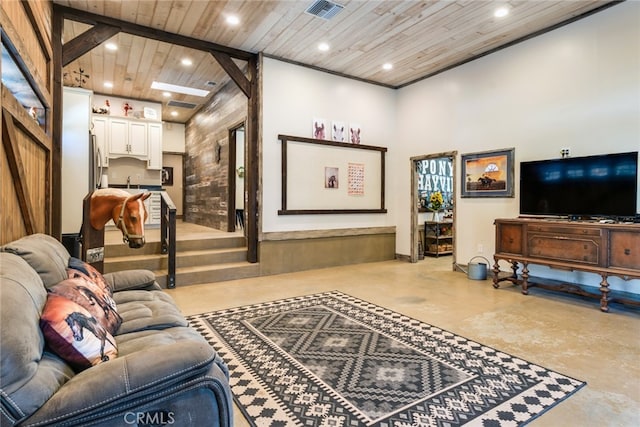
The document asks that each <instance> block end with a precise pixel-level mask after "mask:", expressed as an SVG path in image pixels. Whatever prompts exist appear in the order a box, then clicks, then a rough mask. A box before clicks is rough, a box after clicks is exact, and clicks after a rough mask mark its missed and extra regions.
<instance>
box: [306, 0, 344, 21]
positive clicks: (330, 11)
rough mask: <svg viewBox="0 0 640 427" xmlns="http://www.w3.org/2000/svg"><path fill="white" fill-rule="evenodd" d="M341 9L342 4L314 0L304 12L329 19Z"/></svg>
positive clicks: (342, 7)
mask: <svg viewBox="0 0 640 427" xmlns="http://www.w3.org/2000/svg"><path fill="white" fill-rule="evenodd" d="M342 9H344V6H341V5H339V4H337V3H333V2H330V1H327V0H316V1H315V2H313V4H312V5H311V6H309V8H308V9H307V10H305V13H308V14H309V15H313V16H317V17H318V18H322V19H326V20H329V19H331V18H333V17H334V16H336V15H337V14H338V13H339V12H340V11H341V10H342Z"/></svg>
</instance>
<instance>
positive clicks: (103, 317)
mask: <svg viewBox="0 0 640 427" xmlns="http://www.w3.org/2000/svg"><path fill="white" fill-rule="evenodd" d="M69 276H70V278H69V279H67V280H63V281H62V282H60V283H58V284H57V285H55V286H52V287H51V288H49V293H51V294H55V295H59V296H61V297H64V298H67V299H69V300H71V301H73V302H75V303H76V304H78V305H79V306H81V307H82V308H84V309H85V310H86V311H88V312H89V313H90V314H91V317H93V318H94V319H95V320H97V321H98V323H100V325H101V326H102V327H103V328H105V329H106V330H107V331H108V332H109V333H110V334H112V335H115V333H116V331H117V330H118V328H119V327H120V324H122V317H121V316H120V314H118V311H117V307H116V302H115V301H114V300H113V298H111V295H110V294H109V293H108V292H106V291H105V290H104V288H102V287H100V286H98V285H97V284H95V283H94V282H93V281H92V280H91V279H90V278H89V277H88V276H86V275H84V274H82V273H81V272H79V271H77V270H73V269H69Z"/></svg>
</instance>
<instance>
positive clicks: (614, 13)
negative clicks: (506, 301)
mask: <svg viewBox="0 0 640 427" xmlns="http://www.w3.org/2000/svg"><path fill="white" fill-rule="evenodd" d="M397 130H398V140H399V141H400V142H401V143H400V144H399V145H398V146H397V149H398V151H399V153H398V154H397V155H395V156H394V160H395V163H394V164H393V165H391V167H390V168H391V170H392V171H393V173H394V174H397V175H398V183H399V184H398V186H396V187H393V189H391V188H390V191H389V192H390V193H392V194H394V195H395V199H393V202H392V201H391V200H390V203H394V204H395V210H396V212H397V215H396V222H397V226H398V229H397V230H398V239H397V251H398V252H399V253H403V254H408V253H409V252H410V241H409V238H410V212H409V209H408V208H407V207H408V206H409V203H410V200H409V198H410V197H409V196H410V178H409V176H410V175H409V173H410V169H409V161H408V159H409V157H411V156H416V155H423V154H429V153H438V152H443V151H451V150H457V151H458V153H459V155H460V154H466V153H473V152H478V151H486V150H493V149H503V148H509V147H515V161H516V167H515V171H516V173H515V192H516V197H515V198H512V199H505V198H500V199H467V198H465V199H461V198H460V197H459V195H460V185H461V180H460V169H459V166H460V156H459V155H458V159H457V163H456V167H457V168H458V169H457V177H456V178H457V190H456V191H457V194H458V198H457V207H456V215H457V230H456V233H457V240H456V251H457V252H456V255H457V261H458V262H459V263H463V264H464V263H466V262H468V260H469V259H471V258H472V257H473V256H475V255H477V254H478V252H477V249H478V245H479V244H481V245H482V246H483V248H484V251H483V252H484V253H483V255H484V256H486V257H488V258H490V257H491V255H492V254H493V250H494V227H493V220H494V218H500V217H516V216H518V214H519V212H518V210H519V199H518V193H519V173H518V171H519V167H518V165H519V162H521V161H527V160H535V159H549V158H558V157H560V149H561V148H563V147H570V148H571V155H572V156H583V155H591V154H600V153H610V152H623V151H637V150H639V149H640V2H625V3H622V4H619V5H616V6H614V7H612V8H610V9H607V10H605V11H603V12H601V13H597V14H595V15H592V16H591V17H588V18H585V19H582V20H580V21H577V22H575V23H572V24H570V25H568V26H564V27H561V28H559V29H557V30H555V31H552V32H549V33H546V34H544V35H542V36H539V37H536V38H534V39H531V40H528V41H526V42H523V43H520V44H517V45H515V46H512V47H510V48H507V49H504V50H502V51H499V52H497V53H494V54H491V55H488V56H486V57H484V58H481V59H479V60H476V61H473V62H470V63H468V64H466V65H463V66H460V67H457V68H455V69H453V70H450V71H448V72H445V73H442V74H439V75H437V76H434V77H431V78H429V79H426V80H424V81H422V82H419V83H416V84H414V85H411V86H408V87H406V88H403V89H401V90H400V91H399V94H398V101H397ZM532 271H533V270H532ZM534 273H536V272H534ZM538 273H540V274H543V275H544V274H551V275H554V276H558V275H559V276H562V278H564V279H565V280H569V281H579V282H585V281H589V282H594V283H595V284H597V282H598V281H599V280H596V279H597V278H594V277H591V276H593V275H591V276H590V277H582V276H581V273H558V272H545V271H539V272H538ZM611 282H612V283H613V282H615V284H613V286H612V287H613V288H619V289H624V290H629V291H631V290H632V289H631V287H632V284H633V283H632V282H635V287H636V288H637V284H638V282H640V281H637V280H636V281H632V282H628V283H624V282H622V281H621V280H620V281H617V280H615V279H611ZM636 292H637V289H636Z"/></svg>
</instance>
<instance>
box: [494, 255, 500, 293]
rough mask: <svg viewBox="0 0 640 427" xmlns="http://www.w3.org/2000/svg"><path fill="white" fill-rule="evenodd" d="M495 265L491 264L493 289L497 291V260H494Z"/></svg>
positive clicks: (498, 271) (498, 268) (498, 270)
mask: <svg viewBox="0 0 640 427" xmlns="http://www.w3.org/2000/svg"><path fill="white" fill-rule="evenodd" d="M494 261H495V263H494V264H493V287H494V288H496V289H498V288H499V287H500V284H499V283H498V273H500V265H499V264H498V259H497V258H494Z"/></svg>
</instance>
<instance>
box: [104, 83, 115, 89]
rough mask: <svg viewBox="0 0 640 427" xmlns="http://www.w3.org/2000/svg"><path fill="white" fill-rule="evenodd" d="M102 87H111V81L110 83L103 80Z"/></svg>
mask: <svg viewBox="0 0 640 427" xmlns="http://www.w3.org/2000/svg"><path fill="white" fill-rule="evenodd" d="M104 87H109V88H111V87H113V83H111V82H104Z"/></svg>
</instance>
